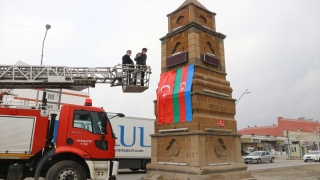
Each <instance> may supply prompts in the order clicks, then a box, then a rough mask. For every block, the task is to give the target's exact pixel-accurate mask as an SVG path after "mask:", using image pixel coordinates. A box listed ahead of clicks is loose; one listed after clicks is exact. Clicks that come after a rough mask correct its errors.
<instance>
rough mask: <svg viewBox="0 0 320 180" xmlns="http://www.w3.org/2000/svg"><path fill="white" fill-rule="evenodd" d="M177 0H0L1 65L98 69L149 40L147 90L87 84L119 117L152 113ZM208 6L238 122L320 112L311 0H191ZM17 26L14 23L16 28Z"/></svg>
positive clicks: (318, 24)
mask: <svg viewBox="0 0 320 180" xmlns="http://www.w3.org/2000/svg"><path fill="white" fill-rule="evenodd" d="M183 2H184V0H161V1H155V0H140V1H134V0H130V1H123V0H105V1H103V0H99V1H98V0H96V1H93V0H90V1H89V0H86V1H79V0H77V1H75V0H73V1H72V0H69V1H58V0H54V1H53V0H52V1H50V0H46V1H39V0H35V1H31V0H24V1H15V0H0V21H1V23H0V64H14V63H15V62H16V61H18V60H21V61H23V62H25V63H28V64H32V65H39V64H40V60H41V46H42V41H43V37H44V34H45V25H46V24H50V25H51V26H52V28H51V29H50V30H49V31H48V35H47V38H46V41H45V47H44V58H43V61H44V65H58V66H81V67H102V66H104V67H105V66H114V65H116V64H118V63H120V62H121V58H122V56H123V55H124V54H125V52H126V50H127V49H132V50H133V54H136V53H137V52H139V51H140V50H141V49H142V47H147V48H148V59H147V63H148V64H149V65H151V67H152V69H153V73H152V75H151V85H150V88H149V89H148V90H147V91H145V92H144V93H142V94H123V93H122V90H121V87H113V88H111V87H110V85H108V84H99V85H97V86H96V88H94V89H90V93H91V97H92V99H93V104H94V105H96V106H103V107H104V108H105V109H106V110H107V111H111V112H123V113H125V114H126V115H128V116H136V117H146V118H154V114H153V112H154V111H153V102H152V101H153V100H155V99H156V95H155V91H156V88H157V84H158V81H159V75H160V61H161V55H160V53H161V42H160V41H159V38H161V37H163V36H165V35H166V33H167V32H168V29H167V28H168V27H167V26H168V20H167V17H166V15H167V14H169V13H171V12H172V11H174V10H175V9H176V8H178V7H179V6H180V5H181V4H182V3H183ZM199 2H201V3H202V4H203V5H204V6H205V7H206V8H207V9H209V10H211V11H213V12H215V13H217V16H216V27H217V31H218V32H221V33H223V34H226V35H227V38H226V39H225V41H224V42H225V54H226V70H227V73H228V75H227V80H228V81H230V83H231V87H232V88H233V98H235V99H239V97H240V96H241V94H242V93H243V92H244V91H245V90H246V89H247V88H249V90H248V91H250V92H251V93H250V94H246V95H244V96H243V97H242V98H241V100H240V101H239V103H238V105H237V114H236V120H237V123H238V129H242V128H244V127H246V126H254V125H257V126H262V125H272V124H273V123H277V117H286V118H297V117H301V116H305V117H306V118H314V120H318V121H319V120H320V53H319V51H320V1H319V0H314V1H312V0H300V1H299V0H295V1H271V0H270V1H267V0H265V1H263V0H259V1H258V0H257V1H241V0H234V1H233V0H225V1H215V0H200V1H199ZM8 23H11V24H18V25H24V26H30V27H36V28H40V29H36V28H28V27H23V26H15V25H11V24H8Z"/></svg>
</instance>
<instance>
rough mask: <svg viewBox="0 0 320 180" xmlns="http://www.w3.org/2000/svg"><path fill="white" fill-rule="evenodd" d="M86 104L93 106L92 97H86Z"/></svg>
mask: <svg viewBox="0 0 320 180" xmlns="http://www.w3.org/2000/svg"><path fill="white" fill-rule="evenodd" d="M84 105H85V106H92V99H86V101H85V103H84Z"/></svg>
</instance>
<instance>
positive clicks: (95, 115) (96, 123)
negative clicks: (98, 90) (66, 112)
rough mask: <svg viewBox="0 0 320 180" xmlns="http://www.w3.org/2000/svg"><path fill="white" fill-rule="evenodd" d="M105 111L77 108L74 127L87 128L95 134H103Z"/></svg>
mask: <svg viewBox="0 0 320 180" xmlns="http://www.w3.org/2000/svg"><path fill="white" fill-rule="evenodd" d="M102 114H103V112H95V111H86V112H83V111H82V110H75V112H74V119H73V127H75V128H81V129H85V130H87V131H90V132H91V133H93V134H102V133H101V132H102V126H101V120H102Z"/></svg>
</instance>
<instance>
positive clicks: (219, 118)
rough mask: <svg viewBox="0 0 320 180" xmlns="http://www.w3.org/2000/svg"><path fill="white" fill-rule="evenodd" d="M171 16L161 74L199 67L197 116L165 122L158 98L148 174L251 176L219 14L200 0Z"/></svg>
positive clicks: (185, 178) (182, 178)
mask: <svg viewBox="0 0 320 180" xmlns="http://www.w3.org/2000/svg"><path fill="white" fill-rule="evenodd" d="M167 16H168V33H167V34H166V36H164V37H162V38H161V39H160V40H161V46H162V47H161V56H162V57H161V73H166V72H168V71H173V70H177V69H179V68H182V67H185V66H190V65H193V66H194V72H193V73H194V74H193V79H192V86H191V99H192V120H191V121H189V122H174V123H165V124H161V123H159V121H158V117H157V112H158V110H157V109H158V107H157V101H155V115H156V117H157V120H156V121H155V132H154V133H155V134H153V135H151V139H152V146H151V149H152V150H151V163H150V164H148V166H147V177H148V178H146V179H163V180H169V179H170V180H172V179H179V180H191V179H192V180H193V179H194V180H200V179H201V180H209V179H210V180H212V179H246V178H251V173H250V172H249V171H247V166H246V165H245V164H244V163H243V162H242V160H241V143H240V135H239V134H237V124H236V121H235V119H234V116H235V113H236V109H235V99H233V98H232V88H231V87H230V82H229V81H227V80H226V75H227V74H226V65H225V54H224V39H225V37H226V36H225V35H224V34H222V33H219V32H216V23H215V16H216V14H215V13H214V12H211V11H209V10H208V9H207V8H206V7H204V6H203V5H202V4H201V3H200V2H198V1H197V0H186V1H185V2H184V3H183V4H182V5H181V6H180V7H178V9H176V10H175V11H173V12H172V13H170V14H168V15H167Z"/></svg>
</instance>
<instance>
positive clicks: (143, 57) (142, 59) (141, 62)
mask: <svg viewBox="0 0 320 180" xmlns="http://www.w3.org/2000/svg"><path fill="white" fill-rule="evenodd" d="M147 51H148V49H147V48H142V52H141V53H138V54H137V55H136V57H135V58H134V60H135V61H136V65H137V68H138V69H142V68H143V67H146V61H147ZM143 78H144V71H141V80H140V81H141V86H144V81H143ZM136 83H137V79H135V80H134V85H136Z"/></svg>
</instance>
